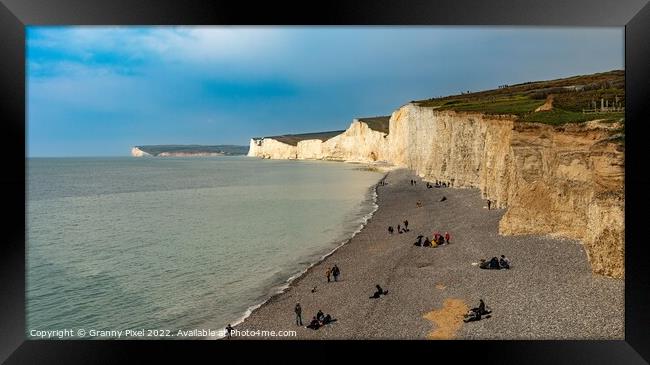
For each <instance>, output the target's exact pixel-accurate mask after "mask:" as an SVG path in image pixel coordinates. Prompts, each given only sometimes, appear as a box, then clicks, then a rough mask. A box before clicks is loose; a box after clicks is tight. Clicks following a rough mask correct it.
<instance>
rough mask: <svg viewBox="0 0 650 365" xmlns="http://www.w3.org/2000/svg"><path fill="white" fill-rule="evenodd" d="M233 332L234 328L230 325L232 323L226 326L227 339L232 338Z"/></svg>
mask: <svg viewBox="0 0 650 365" xmlns="http://www.w3.org/2000/svg"><path fill="white" fill-rule="evenodd" d="M232 330H233V328H232V326H231V325H230V323H228V325H227V326H226V338H230V336H231V335H232Z"/></svg>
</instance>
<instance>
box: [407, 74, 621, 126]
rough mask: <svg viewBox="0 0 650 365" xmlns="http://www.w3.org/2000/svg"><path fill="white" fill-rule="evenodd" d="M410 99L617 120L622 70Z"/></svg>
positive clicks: (538, 118) (540, 118) (546, 118)
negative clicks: (603, 106)
mask: <svg viewBox="0 0 650 365" xmlns="http://www.w3.org/2000/svg"><path fill="white" fill-rule="evenodd" d="M601 99H602V100H603V101H604V102H605V103H606V104H605V105H606V107H605V108H603V109H602V110H607V111H606V112H602V110H601ZM414 103H416V104H417V105H419V106H423V107H430V108H435V109H439V110H456V111H474V112H482V113H486V114H504V115H515V116H517V117H518V119H519V120H520V121H525V122H540V123H546V124H553V125H559V124H564V123H570V122H585V121H589V120H595V119H605V120H608V121H618V120H621V119H622V118H624V112H623V111H622V110H623V108H624V107H625V72H624V71H622V70H615V71H609V72H603V73H597V74H592V75H581V76H573V77H568V78H564V79H557V80H549V81H532V82H525V83H522V84H516V85H504V86H501V87H499V88H498V89H493V90H486V91H479V92H466V93H461V94H460V95H451V96H445V97H441V98H432V99H426V100H417V101H414ZM545 104H546V105H545ZM543 105H545V107H543V108H542V109H546V110H541V111H535V110H536V109H537V108H539V107H542V106H543ZM583 111H585V112H583Z"/></svg>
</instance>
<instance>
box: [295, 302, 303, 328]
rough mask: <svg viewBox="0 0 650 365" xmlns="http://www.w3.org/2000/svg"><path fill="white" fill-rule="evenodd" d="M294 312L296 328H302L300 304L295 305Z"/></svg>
mask: <svg viewBox="0 0 650 365" xmlns="http://www.w3.org/2000/svg"><path fill="white" fill-rule="evenodd" d="M293 311H294V312H296V326H302V308H301V307H300V303H296V308H294V309H293Z"/></svg>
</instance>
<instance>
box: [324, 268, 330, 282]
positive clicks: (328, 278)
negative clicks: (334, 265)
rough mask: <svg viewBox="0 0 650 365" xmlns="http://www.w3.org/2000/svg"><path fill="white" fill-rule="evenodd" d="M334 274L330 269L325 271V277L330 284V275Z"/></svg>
mask: <svg viewBox="0 0 650 365" xmlns="http://www.w3.org/2000/svg"><path fill="white" fill-rule="evenodd" d="M331 274H332V269H330V268H329V267H328V268H327V271H325V276H327V282H328V283H329V282H330V275H331Z"/></svg>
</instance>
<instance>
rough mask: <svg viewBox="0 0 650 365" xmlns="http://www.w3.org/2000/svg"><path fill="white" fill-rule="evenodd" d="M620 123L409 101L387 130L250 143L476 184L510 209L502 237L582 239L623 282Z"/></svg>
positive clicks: (257, 152)
mask: <svg viewBox="0 0 650 365" xmlns="http://www.w3.org/2000/svg"><path fill="white" fill-rule="evenodd" d="M617 127H618V125H617V124H612V123H598V122H589V123H583V124H566V125H562V126H555V127H554V126H550V125H544V124H537V123H519V122H514V120H513V119H512V118H511V117H505V116H504V117H500V116H488V115H482V114H478V113H462V112H454V111H436V110H435V109H433V108H424V107H418V106H415V105H413V104H408V105H405V106H403V107H402V108H400V109H398V110H397V111H395V112H394V113H393V115H392V116H391V119H390V124H389V134H388V135H386V134H384V133H381V132H377V131H373V130H371V129H370V128H368V126H367V125H366V124H364V123H362V122H359V121H354V122H353V123H352V125H351V126H350V128H348V130H346V131H345V132H344V133H342V134H341V135H338V136H336V137H333V138H331V139H329V140H327V141H325V142H321V141H320V140H307V141H301V142H298V145H297V146H289V145H285V144H283V143H279V142H277V141H274V140H269V139H264V140H263V141H261V143H260V141H255V140H252V141H251V149H250V152H249V156H260V157H266V158H304V159H312V158H313V159H333V160H345V161H361V162H372V161H382V160H385V161H388V162H390V163H393V164H395V165H397V166H403V167H407V168H410V169H412V170H414V171H415V172H416V173H417V174H418V175H420V176H421V177H423V178H424V179H429V180H442V181H446V182H449V183H450V184H451V185H452V186H454V187H477V188H479V189H481V191H482V193H483V195H484V197H485V198H486V199H490V200H492V201H493V202H494V205H495V206H497V207H499V208H507V211H506V213H505V214H504V216H503V218H502V220H501V222H500V226H499V230H500V233H501V234H533V233H534V234H557V235H561V236H564V237H568V238H572V239H577V240H581V241H582V242H583V243H584V245H585V250H586V252H587V255H588V257H589V261H590V263H591V266H592V268H593V270H594V272H597V273H600V274H603V275H607V276H612V277H619V278H620V277H623V275H624V235H625V224H624V191H623V184H624V150H623V148H622V146H620V145H619V144H617V143H614V142H612V141H610V140H609V139H608V138H609V136H610V135H611V130H612V129H615V128H617ZM257 143H260V145H259V146H258V145H257ZM254 145H255V146H254Z"/></svg>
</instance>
